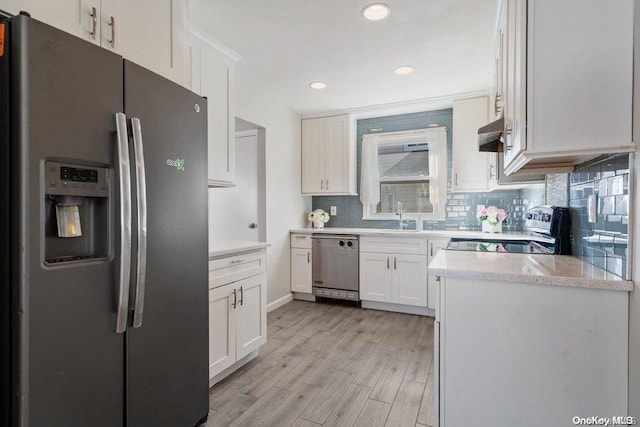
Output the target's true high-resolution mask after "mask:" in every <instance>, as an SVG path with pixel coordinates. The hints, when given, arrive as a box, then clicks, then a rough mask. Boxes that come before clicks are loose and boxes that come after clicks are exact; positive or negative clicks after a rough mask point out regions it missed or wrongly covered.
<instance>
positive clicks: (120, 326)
mask: <svg viewBox="0 0 640 427" xmlns="http://www.w3.org/2000/svg"><path fill="white" fill-rule="evenodd" d="M116 129H117V136H118V146H117V151H118V172H119V175H120V177H119V178H120V180H119V181H120V182H119V191H120V272H119V280H118V281H119V283H120V287H119V289H118V311H117V316H116V333H118V334H121V333H123V332H125V331H126V330H127V317H128V314H129V285H130V273H131V168H130V162H129V137H128V135H127V116H125V115H124V114H123V113H116Z"/></svg>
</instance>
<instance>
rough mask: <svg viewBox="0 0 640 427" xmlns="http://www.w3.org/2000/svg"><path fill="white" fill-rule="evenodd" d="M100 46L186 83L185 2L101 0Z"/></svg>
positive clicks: (174, 79) (166, 0) (165, 0)
mask: <svg viewBox="0 0 640 427" xmlns="http://www.w3.org/2000/svg"><path fill="white" fill-rule="evenodd" d="M101 5H102V6H101V9H102V12H101V30H102V37H101V40H102V47H104V48H107V49H111V50H113V51H114V52H116V53H118V54H120V55H122V56H124V57H125V58H126V59H129V60H130V61H132V62H135V63H137V64H139V65H142V66H143V67H145V68H148V69H150V70H151V71H153V72H155V73H158V74H160V75H162V76H164V77H166V78H168V79H170V80H172V81H174V82H176V83H178V84H186V82H187V79H186V78H185V77H186V76H185V68H186V67H185V65H186V64H185V50H186V13H185V12H186V3H185V0H137V1H127V0H102V3H101Z"/></svg>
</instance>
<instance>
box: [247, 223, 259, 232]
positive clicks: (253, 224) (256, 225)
mask: <svg viewBox="0 0 640 427" xmlns="http://www.w3.org/2000/svg"><path fill="white" fill-rule="evenodd" d="M249 228H251V229H252V230H253V229H255V228H258V224H256V223H255V222H252V223H250V224H249Z"/></svg>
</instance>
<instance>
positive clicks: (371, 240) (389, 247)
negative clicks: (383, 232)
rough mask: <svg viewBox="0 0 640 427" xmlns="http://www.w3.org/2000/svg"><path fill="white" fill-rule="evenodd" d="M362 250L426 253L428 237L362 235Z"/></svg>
mask: <svg viewBox="0 0 640 427" xmlns="http://www.w3.org/2000/svg"><path fill="white" fill-rule="evenodd" d="M360 252H383V253H392V254H410V255H426V254H427V239H426V238H425V237H395V236H393V237H387V236H384V237H382V236H380V237H378V236H362V237H361V238H360Z"/></svg>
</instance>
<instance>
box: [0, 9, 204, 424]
mask: <svg viewBox="0 0 640 427" xmlns="http://www.w3.org/2000/svg"><path fill="white" fill-rule="evenodd" d="M206 117H207V111H206V99H204V98H201V97H199V96H197V95H196V94H194V93H192V92H190V91H188V90H186V89H184V88H182V87H181V86H179V85H177V84H175V83H172V82H170V81H168V80H166V79H164V78H162V77H160V76H158V75H156V74H154V73H152V72H150V71H148V70H146V69H144V68H142V67H140V66H137V65H136V64H133V63H131V62H129V61H127V60H124V59H123V58H122V57H120V56H118V55H116V54H114V53H112V52H109V51H107V50H104V49H101V48H100V47H97V46H95V45H92V44H90V43H88V42H85V41H83V40H81V39H79V38H76V37H74V36H71V35H69V34H66V33H64V32H62V31H59V30H57V29H54V28H52V27H50V26H48V25H45V24H43V23H41V22H38V21H36V20H34V19H32V18H30V17H29V16H27V15H20V16H16V17H7V16H4V17H0V148H1V150H2V151H1V153H0V215H1V216H0V258H1V259H0V279H1V290H0V304H1V306H0V309H1V318H0V334H1V336H0V337H1V341H0V343H1V345H2V347H1V351H0V362H1V364H2V365H1V370H0V387H2V390H1V393H2V394H1V395H0V398H1V401H2V405H3V407H2V414H1V416H2V419H0V425H5V424H10V425H21V426H33V427H36V426H65V427H68V426H92V427H93V426H109V427H112V426H120V425H126V426H179V427H184V426H193V425H197V424H199V423H201V422H203V421H204V420H206V417H207V414H208V371H207V367H208V314H207V313H208V311H207V310H208V302H207V262H208V260H207V169H206V167H207V165H206V163H207V148H206V139H207V138H206V132H207V129H206Z"/></svg>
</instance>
